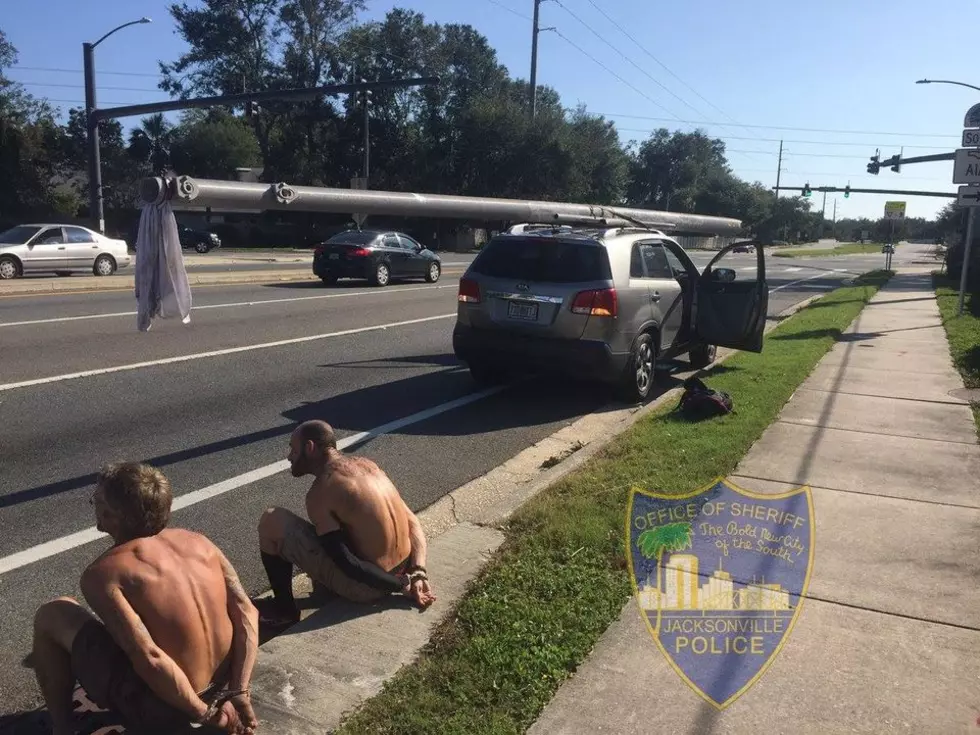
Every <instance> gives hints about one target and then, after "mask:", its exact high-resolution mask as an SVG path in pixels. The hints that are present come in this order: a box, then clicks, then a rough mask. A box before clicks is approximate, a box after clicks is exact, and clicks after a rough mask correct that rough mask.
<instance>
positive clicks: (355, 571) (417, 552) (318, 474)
mask: <svg viewBox="0 0 980 735" xmlns="http://www.w3.org/2000/svg"><path fill="white" fill-rule="evenodd" d="M287 456H288V459H289V464H290V470H291V471H292V474H293V477H303V476H305V475H313V477H314V478H315V479H314V481H313V484H312V485H311V487H310V489H309V490H308V491H307V493H306V515H307V517H308V518H309V520H305V519H303V518H300V517H299V516H297V515H296V514H295V513H293V512H292V511H291V510H288V509H286V508H269V509H268V510H266V512H265V513H264V514H263V515H262V518H261V519H260V520H259V528H258V531H259V549H260V551H261V555H262V564H263V566H265V570H266V574H268V576H269V583H270V585H271V587H272V593H273V595H272V598H271V599H268V600H263V601H262V602H261V603H260V604H261V606H262V607H263V608H264V609H265V613H264V614H263V616H262V620H263V621H264V622H265V624H266V625H269V626H272V627H276V628H278V627H280V626H283V625H290V624H292V623H295V622H297V621H298V620H299V618H300V612H299V608H298V607H297V605H296V601H295V599H294V598H293V588H292V574H293V566H294V565H295V566H298V567H299V568H300V569H302V570H303V571H304V572H306V573H307V574H308V575H309V576H310V578H311V579H313V581H314V582H316V583H318V584H320V585H322V586H323V587H324V588H326V589H327V590H330V591H331V592H333V593H334V594H337V595H339V596H341V597H343V598H345V599H348V600H351V601H354V602H375V601H378V600H380V599H382V598H383V597H385V596H386V595H389V594H395V593H401V594H403V595H405V596H407V597H408V598H409V599H411V600H412V601H413V602H414V603H415V604H416V605H418V606H419V607H420V608H422V609H423V610H424V609H426V608H427V607H429V605H431V604H432V603H433V602H435V600H436V596H435V595H434V594H433V593H432V587H431V585H430V583H429V578H428V573H427V572H426V569H425V559H426V547H427V544H426V539H425V533H424V531H423V530H422V525H421V523H420V522H419V519H418V518H417V517H416V516H415V514H414V513H413V512H412V511H411V509H410V508H409V507H408V506H407V505H406V504H405V501H404V500H402V497H401V495H400V494H399V492H398V489H397V488H396V487H395V485H394V483H392V481H391V480H390V479H389V478H388V476H387V475H386V474H385V473H384V472H383V471H382V470H381V468H379V467H378V465H377V464H375V463H374V462H372V461H371V460H369V459H366V458H364V457H357V456H352V455H345V454H344V453H343V452H341V451H340V450H339V449H338V448H337V438H336V435H335V434H334V431H333V428H332V427H331V426H330V425H329V424H327V423H326V422H325V421H321V420H319V419H315V420H311V421H306V422H304V423H302V424H300V425H299V426H298V427H297V428H296V429H295V430H294V431H293V433H292V434H291V435H290V437H289V454H288V455H287Z"/></svg>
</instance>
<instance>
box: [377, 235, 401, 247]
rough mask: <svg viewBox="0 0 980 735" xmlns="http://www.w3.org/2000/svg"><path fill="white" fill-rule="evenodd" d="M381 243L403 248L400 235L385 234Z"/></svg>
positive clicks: (386, 245) (385, 245)
mask: <svg viewBox="0 0 980 735" xmlns="http://www.w3.org/2000/svg"><path fill="white" fill-rule="evenodd" d="M381 244H382V245H383V246H384V247H386V248H394V249H395V250H401V249H402V247H401V243H399V242H398V235H385V236H384V239H383V240H382V241H381Z"/></svg>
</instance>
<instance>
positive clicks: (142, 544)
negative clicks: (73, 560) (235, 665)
mask: <svg viewBox="0 0 980 735" xmlns="http://www.w3.org/2000/svg"><path fill="white" fill-rule="evenodd" d="M99 588H101V591H100V589H99ZM112 589H117V590H118V591H119V592H120V593H121V594H122V597H124V598H125V600H126V601H127V602H128V603H129V605H130V606H132V609H133V611H134V612H135V613H136V615H138V616H139V618H140V620H141V621H142V623H143V625H144V626H145V628H146V630H147V632H148V633H149V635H150V637H151V638H152V639H153V642H154V643H155V644H156V645H157V646H159V647H160V648H161V649H162V650H163V651H165V652H166V653H167V655H169V656H170V657H171V658H172V659H173V660H174V662H175V663H176V664H177V665H178V666H179V667H180V668H181V670H183V671H184V673H185V674H186V675H187V678H188V680H189V681H190V683H191V685H192V686H193V687H194V689H195V690H196V691H198V692H200V691H203V690H204V689H205V688H206V687H207V686H208V685H209V684H212V683H215V682H213V679H214V678H215V677H218V678H220V677H222V676H224V675H226V674H227V667H228V662H229V654H230V651H231V643H232V637H233V630H232V623H231V620H230V618H229V617H228V613H227V605H228V595H227V591H226V588H225V578H224V573H223V570H222V566H221V562H220V559H219V556H218V553H217V549H216V548H215V546H214V544H212V543H211V542H210V541H209V540H208V539H206V538H204V537H203V536H201V535H199V534H196V533H193V532H191V531H186V530H183V529H165V530H163V531H161V532H160V533H158V534H157V535H156V536H152V537H149V538H139V539H134V540H133V541H130V542H127V543H124V544H122V545H120V546H116V547H114V548H112V549H110V550H109V551H108V552H106V553H105V554H104V555H103V556H102V557H100V558H99V559H97V560H96V561H95V562H93V564H92V565H91V566H90V567H89V568H88V570H86V572H85V574H84V575H83V576H82V592H83V593H84V594H85V597H86V600H87V601H88V602H89V604H90V605H92V606H93V608H94V609H96V610H97V611H98V607H101V605H99V603H98V600H99V599H100V598H103V596H104V595H109V594H111V593H110V592H106V591H105V590H112ZM90 596H91V598H92V599H89V598H90Z"/></svg>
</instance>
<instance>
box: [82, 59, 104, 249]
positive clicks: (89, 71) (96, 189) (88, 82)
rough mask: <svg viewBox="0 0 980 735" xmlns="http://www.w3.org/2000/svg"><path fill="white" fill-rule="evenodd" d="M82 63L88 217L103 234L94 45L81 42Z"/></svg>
mask: <svg viewBox="0 0 980 735" xmlns="http://www.w3.org/2000/svg"><path fill="white" fill-rule="evenodd" d="M82 65H83V67H84V69H85V129H86V133H87V143H88V206H89V217H91V218H92V222H93V223H97V224H96V226H97V227H98V231H99V232H100V233H102V234H105V216H104V212H103V208H102V161H101V157H100V154H99V121H98V120H97V119H96V117H95V115H94V114H93V113H94V112H95V106H96V99H95V45H94V44H91V43H83V44H82Z"/></svg>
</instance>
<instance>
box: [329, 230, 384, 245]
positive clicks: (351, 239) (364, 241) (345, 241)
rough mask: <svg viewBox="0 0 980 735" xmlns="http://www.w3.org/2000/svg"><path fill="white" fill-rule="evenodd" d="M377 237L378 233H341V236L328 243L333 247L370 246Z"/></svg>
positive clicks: (334, 237) (335, 236)
mask: <svg viewBox="0 0 980 735" xmlns="http://www.w3.org/2000/svg"><path fill="white" fill-rule="evenodd" d="M377 236H378V234H377V233H376V232H357V231H353V232H341V233H340V234H339V235H334V236H333V237H331V238H330V239H329V240H327V242H328V243H330V244H331V245H338V244H339V245H368V244H369V243H372V242H374V240H375V238H376V237H377Z"/></svg>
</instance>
